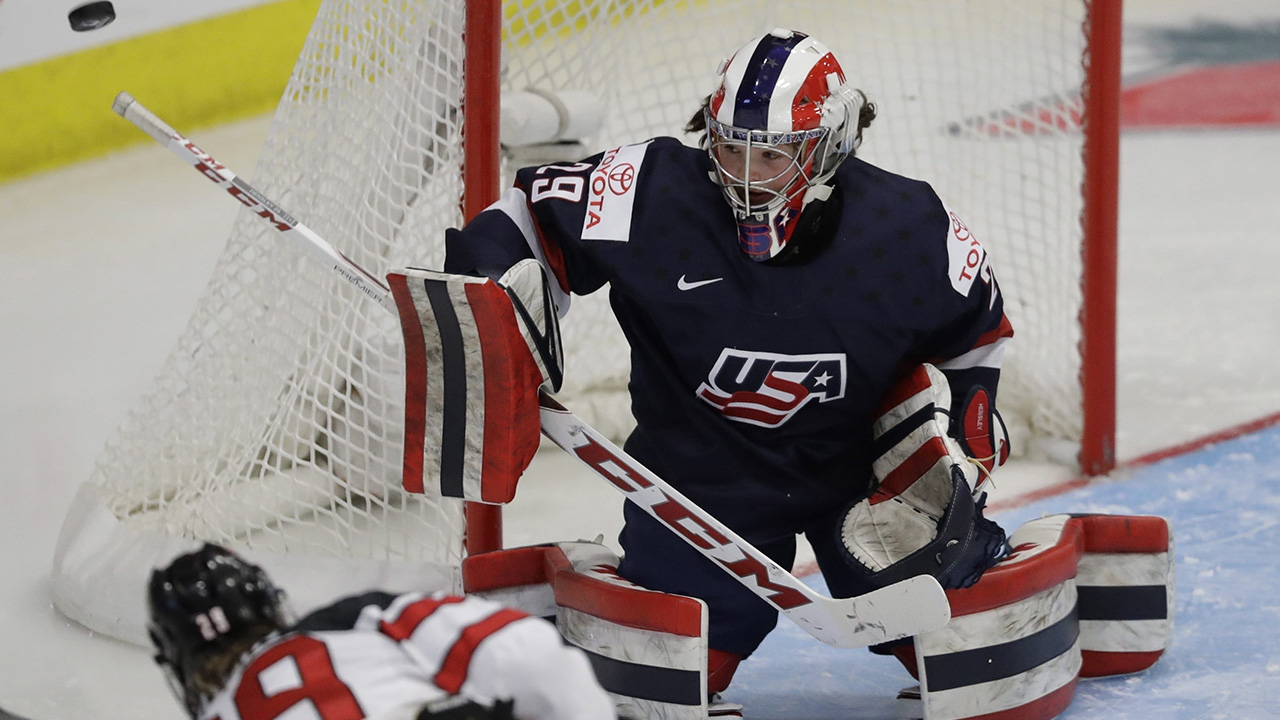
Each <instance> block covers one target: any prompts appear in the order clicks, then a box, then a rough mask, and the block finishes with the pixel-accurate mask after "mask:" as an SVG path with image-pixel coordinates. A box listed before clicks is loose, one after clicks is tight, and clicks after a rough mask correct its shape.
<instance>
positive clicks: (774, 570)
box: [112, 92, 951, 648]
mask: <svg viewBox="0 0 1280 720" xmlns="http://www.w3.org/2000/svg"><path fill="white" fill-rule="evenodd" d="M112 109H113V110H114V111H115V112H116V113H117V114H119V115H120V116H121V117H123V118H125V119H126V120H128V121H130V122H132V123H133V124H134V125H136V126H137V127H138V128H139V129H141V130H142V131H144V132H146V133H147V134H148V135H150V136H151V137H152V138H154V139H155V140H156V141H157V142H159V143H160V144H161V145H164V146H165V147H166V148H168V149H169V150H170V151H171V152H173V153H174V154H175V155H177V156H178V157H180V158H182V159H183V160H184V161H185V162H186V163H187V164H189V165H191V166H192V167H194V168H195V169H196V170H198V171H200V173H201V174H203V175H205V176H206V177H207V178H208V179H210V180H211V181H213V182H214V183H215V184H217V185H218V186H219V187H221V188H222V189H223V190H225V191H226V192H227V193H228V194H230V195H231V196H232V197H234V198H236V200H238V201H240V202H241V203H242V204H244V205H245V206H246V207H248V208H249V209H250V210H251V211H252V212H254V213H255V214H257V215H259V216H260V217H262V218H263V219H264V220H266V221H267V222H268V223H271V225H273V226H274V227H275V228H276V229H277V230H279V231H280V232H281V233H282V234H284V235H285V236H288V237H291V238H293V239H295V240H297V241H299V242H301V243H302V245H303V248H304V249H305V250H306V251H307V252H308V253H309V254H311V255H312V256H313V257H315V258H317V259H319V260H320V261H321V262H322V263H324V264H325V265H326V266H328V267H329V268H330V269H332V270H333V271H334V272H336V273H338V274H339V275H340V276H342V277H343V278H344V279H346V280H347V281H348V282H349V283H351V284H352V285H354V286H356V288H357V289H358V290H360V292H362V293H364V294H365V295H367V296H368V297H370V298H371V299H373V300H374V301H375V302H377V303H378V304H380V305H382V306H383V307H384V308H386V309H387V310H388V311H390V312H392V313H396V314H397V316H398V312H397V309H396V305H395V301H394V299H393V298H392V297H391V293H390V290H389V289H388V288H387V286H386V285H385V284H384V283H382V282H381V281H380V280H378V279H377V278H376V277H374V276H373V275H371V274H369V273H368V272H367V271H365V270H364V269H363V268H361V267H360V266H359V265H356V264H355V263H354V262H353V261H351V260H350V259H349V258H347V257H346V256H345V255H343V254H342V253H341V252H339V251H338V250H337V249H336V248H334V247H333V246H332V245H331V244H329V242H328V241H326V240H325V239H324V238H322V237H320V236H319V235H318V234H316V233H315V232H314V231H313V230H311V229H310V228H308V227H306V226H305V225H303V224H302V223H301V222H298V221H297V220H296V219H294V218H293V217H292V216H291V215H289V214H288V213H287V212H285V211H284V210H282V209H281V208H280V207H278V206H277V205H276V204H275V203H274V202H272V201H271V200H270V199H268V198H267V197H265V196H264V195H262V194H261V193H260V192H258V191H257V190H256V189H254V188H253V187H252V186H251V185H249V184H248V183H247V182H245V181H243V180H241V179H240V178H239V177H237V176H236V174H235V173H233V172H231V170H229V169H228V168H226V167H225V166H224V165H222V164H221V163H219V162H218V161H217V160H215V159H214V158H213V157H212V156H210V155H209V154H208V153H206V152H204V151H203V150H201V149H200V148H198V147H196V145H195V144H194V143H192V142H191V141H190V140H188V139H187V138H185V137H183V136H182V135H181V134H179V133H178V132H176V131H175V130H174V129H173V128H172V127H170V126H169V125H168V124H166V123H165V122H164V121H163V120H161V119H160V118H159V117H157V116H156V115H155V114H154V113H152V112H151V111H150V110H148V109H146V108H145V107H144V106H143V105H142V104H141V103H139V102H137V101H136V100H134V98H133V97H132V96H131V95H129V94H128V93H123V92H122V93H120V94H119V95H117V96H116V99H115V101H114V102H113V104H112ZM539 405H540V421H541V426H542V432H543V434H544V435H546V436H547V437H548V438H550V439H551V441H552V442H554V443H556V445H558V446H560V448H561V449H563V450H565V451H566V452H568V453H569V454H571V455H573V456H574V457H576V458H577V459H578V460H579V461H581V462H582V463H583V464H585V465H586V466H587V467H589V468H590V469H591V470H592V471H594V472H595V473H596V474H597V475H599V476H600V477H601V478H603V479H604V480H606V481H608V482H609V484H610V485H612V486H613V487H614V488H616V489H618V490H619V491H621V492H622V493H623V495H625V496H626V497H627V499H629V500H631V501H632V502H634V503H635V504H636V505H637V506H639V507H640V508H642V509H643V510H645V511H646V512H647V513H649V515H651V516H653V517H654V518H655V519H656V520H658V521H659V522H660V523H662V524H663V525H664V526H666V527H667V528H668V529H669V530H671V532H673V533H675V534H676V535H678V536H679V537H680V538H681V539H683V540H684V541H685V542H687V543H689V544H690V545H691V546H693V547H694V548H695V549H697V550H698V551H699V552H700V553H702V554H703V555H704V556H706V557H707V558H708V559H710V560H711V561H713V562H715V563H716V564H717V565H718V566H719V567H720V568H721V569H722V570H724V571H725V572H726V573H727V574H729V575H730V576H732V577H733V578H734V579H736V580H737V581H738V582H740V583H742V584H743V585H744V586H746V587H747V588H748V589H750V590H751V591H752V592H754V593H755V594H756V595H757V596H759V597H760V598H761V599H763V600H765V601H766V602H768V603H769V604H770V605H772V606H773V607H775V608H777V610H778V612H780V613H782V614H783V615H785V616H787V617H788V618H789V619H791V620H792V621H793V622H795V623H796V624H797V625H799V626H800V627H801V628H802V629H804V630H805V631H806V632H808V633H809V634H810V635H812V636H813V637H814V638H816V639H818V640H821V641H822V642H824V643H827V644H828V645H833V646H835V647H842V648H855V647H865V646H867V645H873V644H877V643H882V642H887V641H889V640H895V639H898V638H903V637H908V636H911V635H917V634H919V633H922V632H927V631H929V630H934V629H937V628H939V627H942V626H943V625H945V624H946V623H947V621H948V620H950V618H951V608H950V605H949V604H948V601H947V596H946V593H944V592H943V590H942V586H941V585H939V584H938V581H937V580H935V579H934V578H932V577H930V576H928V575H919V576H916V577H913V578H909V579H907V580H903V581H901V582H897V583H894V584H892V585H889V586H886V587H883V588H880V589H878V590H875V591H873V592H870V593H867V594H864V595H859V596H857V597H852V598H839V599H836V598H830V597H827V596H825V595H822V594H821V593H819V592H817V591H816V590H813V589H812V588H810V587H809V586H807V585H805V584H804V583H803V582H801V581H800V580H799V579H798V578H796V577H795V576H794V575H792V574H791V573H790V572H789V571H788V570H787V569H786V568H783V567H782V566H781V565H779V564H778V563H776V562H774V561H773V560H772V559H771V558H769V557H768V556H766V555H765V554H764V553H762V552H760V551H759V550H758V549H756V548H755V546H753V545H751V544H750V543H749V542H747V541H746V540H743V539H742V538H741V537H739V536H738V535H737V534H736V533H734V532H733V531H732V530H730V529H729V528H728V527H726V526H725V525H724V524H723V523H721V522H720V521H719V520H717V519H716V518H715V517H714V516H712V515H711V514H710V513H708V512H706V511H705V510H703V509H702V508H700V507H698V506H697V505H696V504H694V503H693V502H692V501H690V500H689V499H687V498H685V497H684V495H682V494H681V493H680V492H679V491H677V490H676V489H675V488H673V487H671V485H669V484H668V483H667V482H666V481H664V480H663V479H662V478H660V477H658V476H657V475H655V474H654V473H653V472H651V471H650V470H648V469H647V468H645V467H644V466H643V465H641V464H640V463H639V462H637V461H636V460H635V459H633V458H632V457H631V456H630V455H628V454H627V453H626V452H625V451H623V450H622V449H621V448H619V447H617V446H616V445H614V444H613V443H612V442H610V441H609V440H608V439H607V438H605V437H604V436H603V435H601V434H600V433H599V432H597V431H596V430H595V429H593V428H592V427H591V426H589V425H587V424H586V423H585V422H583V421H582V420H581V419H579V418H578V416H576V415H574V414H573V413H572V412H570V411H569V410H568V409H567V408H565V407H564V406H563V405H561V404H560V403H558V402H556V401H555V400H554V399H552V398H551V397H550V396H549V395H547V394H545V393H540V394H539Z"/></svg>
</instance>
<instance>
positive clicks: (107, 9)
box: [67, 0, 116, 32]
mask: <svg viewBox="0 0 1280 720" xmlns="http://www.w3.org/2000/svg"><path fill="white" fill-rule="evenodd" d="M115 19H116V9H115V7H113V6H112V5H111V3H109V2H106V0H102V2H91V3H85V4H84V5H81V6H79V7H77V8H74V9H73V10H72V11H71V12H69V13H67V21H68V22H70V23H71V29H72V30H75V31H76V32H89V31H90V30H97V29H98V28H101V27H106V26H107V25H110V24H111V21H112V20H115Z"/></svg>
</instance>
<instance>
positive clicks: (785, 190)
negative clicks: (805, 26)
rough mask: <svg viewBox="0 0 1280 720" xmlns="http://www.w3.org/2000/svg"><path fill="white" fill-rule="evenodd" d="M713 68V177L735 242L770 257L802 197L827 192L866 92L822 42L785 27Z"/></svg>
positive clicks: (853, 135)
mask: <svg viewBox="0 0 1280 720" xmlns="http://www.w3.org/2000/svg"><path fill="white" fill-rule="evenodd" d="M719 74H720V76H721V77H720V85H719V87H718V88H717V89H716V91H715V92H714V93H713V94H712V96H711V102H710V104H709V106H708V108H707V118H706V119H707V138H708V144H709V147H708V151H709V152H710V154H711V161H712V162H713V163H714V164H715V168H716V172H715V179H716V181H717V182H718V183H719V184H720V187H721V188H722V189H723V191H724V197H725V199H726V200H727V201H728V202H729V207H731V208H732V209H733V214H734V218H735V219H736V221H737V223H738V241H739V243H740V244H741V247H742V251H743V252H744V253H746V254H747V256H748V257H750V258H751V259H753V260H757V261H763V260H769V259H770V258H774V257H777V256H778V255H779V254H780V253H782V251H783V250H785V249H786V248H787V244H788V243H789V242H790V241H791V240H792V235H793V233H794V231H795V228H796V224H797V221H798V220H799V219H800V212H801V210H803V209H804V207H805V205H806V204H808V203H809V202H810V201H812V200H825V199H826V197H827V196H828V195H829V194H830V192H831V187H830V186H829V185H826V182H827V181H828V180H829V179H830V178H831V175H832V174H833V173H835V171H836V168H837V167H839V166H840V163H841V162H844V160H845V158H847V157H848V156H849V155H850V154H851V153H852V152H853V150H854V148H855V147H856V139H857V134H858V113H859V112H860V111H861V109H862V106H863V104H864V103H865V102H866V99H865V97H863V95H862V93H861V92H859V91H857V90H855V89H853V88H852V87H850V86H849V85H848V84H847V83H846V82H845V77H844V71H843V70H841V68H840V63H838V62H837V61H836V58H835V56H834V55H832V54H831V51H830V50H828V49H827V48H826V46H824V45H823V44H822V43H820V42H818V41H816V40H814V39H812V38H810V37H809V36H807V35H805V34H804V33H800V32H794V31H791V30H783V29H778V30H774V31H772V32H770V33H768V34H766V35H763V36H761V37H758V38H755V39H753V40H752V41H750V42H748V43H747V44H746V45H743V46H742V47H741V48H739V49H738V51H737V52H735V53H734V54H733V55H732V56H731V57H730V58H729V59H728V60H727V61H726V62H724V63H723V64H722V65H721V67H720V71H719Z"/></svg>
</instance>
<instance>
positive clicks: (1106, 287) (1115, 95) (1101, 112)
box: [1078, 0, 1123, 475]
mask: <svg viewBox="0 0 1280 720" xmlns="http://www.w3.org/2000/svg"><path fill="white" fill-rule="evenodd" d="M1122 10H1123V0H1091V2H1090V3H1089V8H1088V20H1087V22H1088V25H1087V27H1086V30H1085V31H1086V33H1087V37H1088V56H1087V58H1086V68H1085V87H1084V107H1085V114H1084V156H1085V157H1084V181H1083V194H1084V209H1083V216H1082V218H1081V222H1082V225H1083V231H1084V242H1083V247H1082V248H1081V253H1082V260H1083V277H1082V279H1081V283H1082V287H1081V290H1082V301H1081V307H1080V327H1081V334H1080V387H1081V396H1082V402H1083V408H1082V421H1083V427H1082V430H1081V438H1080V453H1079V456H1078V461H1079V465H1080V470H1081V472H1083V473H1084V474H1086V475H1102V474H1105V473H1107V472H1109V471H1111V470H1112V469H1114V468H1115V465H1116V458H1115V434H1116V291H1117V267H1116V266H1117V260H1118V252H1117V245H1118V226H1119V194H1120V60H1121V48H1120V44H1121V39H1122V23H1123V18H1122V15H1123V12H1122Z"/></svg>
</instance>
